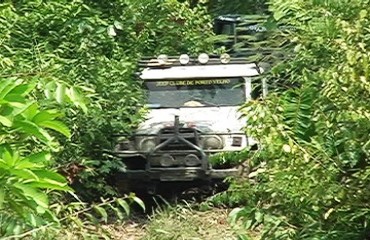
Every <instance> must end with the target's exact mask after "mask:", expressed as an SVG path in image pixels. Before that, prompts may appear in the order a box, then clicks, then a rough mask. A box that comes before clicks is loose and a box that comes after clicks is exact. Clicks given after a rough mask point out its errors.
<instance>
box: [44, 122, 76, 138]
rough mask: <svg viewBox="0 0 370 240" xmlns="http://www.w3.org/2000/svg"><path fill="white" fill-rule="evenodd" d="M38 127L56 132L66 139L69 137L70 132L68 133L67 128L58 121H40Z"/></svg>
mask: <svg viewBox="0 0 370 240" xmlns="http://www.w3.org/2000/svg"><path fill="white" fill-rule="evenodd" d="M39 125H40V126H42V127H45V128H50V129H53V130H54V131H57V132H59V133H61V134H63V135H64V136H66V137H68V138H70V137H71V132H70V131H69V129H68V127H67V126H66V125H65V124H64V123H62V122H60V121H56V120H54V121H42V122H40V123H39Z"/></svg>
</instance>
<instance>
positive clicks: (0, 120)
mask: <svg viewBox="0 0 370 240" xmlns="http://www.w3.org/2000/svg"><path fill="white" fill-rule="evenodd" d="M0 123H1V124H2V125H4V126H6V127H11V126H12V124H13V122H12V121H11V120H10V119H9V118H7V117H5V116H1V115H0Z"/></svg>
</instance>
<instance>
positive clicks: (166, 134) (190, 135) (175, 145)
mask: <svg viewBox="0 0 370 240" xmlns="http://www.w3.org/2000/svg"><path fill="white" fill-rule="evenodd" d="M174 134H175V129H174V128H173V127H171V128H163V129H162V130H161V131H160V133H159V141H160V143H163V142H164V141H166V140H167V139H169V138H172V137H174ZM179 136H181V137H183V138H185V139H186V140H187V141H189V142H191V143H193V144H194V145H196V146H198V142H199V141H198V134H197V131H196V130H195V129H194V128H180V129H179ZM161 150H194V148H193V147H191V146H189V145H187V144H186V143H185V142H183V141H181V140H180V141H177V142H171V143H169V144H167V145H166V146H163V148H162V149H161Z"/></svg>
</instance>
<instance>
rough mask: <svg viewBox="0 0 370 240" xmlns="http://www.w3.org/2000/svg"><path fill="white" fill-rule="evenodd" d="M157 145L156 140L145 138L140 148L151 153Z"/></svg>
mask: <svg viewBox="0 0 370 240" xmlns="http://www.w3.org/2000/svg"><path fill="white" fill-rule="evenodd" d="M156 145H157V144H156V143H155V140H154V139H151V138H145V139H143V140H141V141H140V144H139V148H140V150H141V151H143V152H150V151H152V150H153V149H154V148H155V146H156Z"/></svg>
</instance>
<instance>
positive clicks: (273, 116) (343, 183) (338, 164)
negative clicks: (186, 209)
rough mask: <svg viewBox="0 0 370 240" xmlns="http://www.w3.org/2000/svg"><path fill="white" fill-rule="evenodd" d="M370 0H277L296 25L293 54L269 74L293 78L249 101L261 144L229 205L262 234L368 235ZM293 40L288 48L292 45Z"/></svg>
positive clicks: (278, 12) (280, 14)
mask: <svg viewBox="0 0 370 240" xmlns="http://www.w3.org/2000/svg"><path fill="white" fill-rule="evenodd" d="M368 4H369V1H294V2H287V1H281V0H273V1H271V10H272V11H273V12H274V16H275V18H276V19H277V20H279V21H281V22H283V23H289V24H290V25H292V26H294V27H295V28H296V31H295V32H292V33H290V34H289V38H290V39H291V40H292V42H294V44H295V48H294V51H295V55H294V56H292V59H291V60H290V61H285V62H283V63H281V64H280V65H278V66H276V67H275V68H274V69H273V70H272V72H271V75H272V76H273V77H275V78H276V79H279V81H283V80H284V81H285V82H286V83H288V84H289V85H292V86H295V87H294V88H292V89H287V90H285V91H280V90H281V89H279V91H277V92H272V93H271V94H270V95H269V96H268V97H267V98H266V99H264V100H263V101H258V102H257V101H256V102H251V103H249V104H247V105H246V106H245V107H244V109H243V112H244V114H245V115H246V116H247V117H248V119H249V120H248V125H247V128H246V130H247V132H248V133H249V134H250V135H252V136H254V137H255V138H256V139H259V141H260V144H261V146H262V147H261V149H260V150H259V151H258V154H257V155H255V156H254V158H253V159H252V160H251V162H250V165H251V173H250V174H249V179H248V182H241V183H240V182H237V183H235V184H234V187H233V189H236V190H237V191H234V192H232V194H234V196H237V197H235V198H240V199H241V200H242V201H245V202H246V207H244V208H241V209H237V210H235V211H234V212H233V213H232V219H233V221H236V220H237V219H240V218H241V219H243V222H244V223H245V227H247V228H250V229H256V228H262V232H261V235H262V236H261V238H262V239H365V238H366V237H368V236H369V232H370V229H369V227H368V223H369V220H370V211H369V209H370V208H369V204H368V199H369V197H370V195H369V191H368V186H369V184H370V182H369V179H370V178H369V173H370V164H369V157H370V138H369V137H370V135H369V132H370V128H369V127H370V112H369V107H368V99H369V97H370V88H369V86H370V81H369V71H368V69H370V67H369V65H368V63H369V60H370V56H369V54H368V51H369V46H370V32H369V29H368V25H369V17H370V15H369V11H368V10H367V9H368ZM290 50H291V49H288V51H290Z"/></svg>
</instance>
